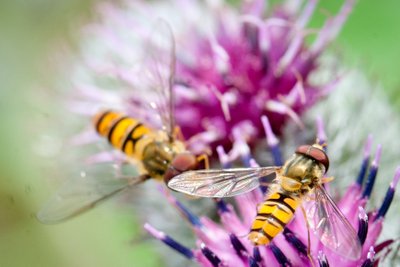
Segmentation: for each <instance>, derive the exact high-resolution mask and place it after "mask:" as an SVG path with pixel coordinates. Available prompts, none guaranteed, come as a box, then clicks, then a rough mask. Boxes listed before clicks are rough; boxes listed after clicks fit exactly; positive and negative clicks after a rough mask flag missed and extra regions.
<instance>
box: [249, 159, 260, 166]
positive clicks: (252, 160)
mask: <svg viewBox="0 0 400 267" xmlns="http://www.w3.org/2000/svg"><path fill="white" fill-rule="evenodd" d="M250 167H252V168H257V167H260V165H258V163H257V161H256V160H255V159H253V158H251V159H250Z"/></svg>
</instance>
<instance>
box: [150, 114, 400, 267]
mask: <svg viewBox="0 0 400 267" xmlns="http://www.w3.org/2000/svg"><path fill="white" fill-rule="evenodd" d="M264 123H265V125H266V130H267V131H266V132H267V139H271V138H272V139H274V138H276V137H275V136H271V133H269V131H268V127H269V126H268V121H266V120H265V119H264ZM318 125H319V126H318V128H319V131H318V134H317V136H318V138H317V139H319V140H322V139H324V138H326V137H325V133H324V131H323V130H322V121H321V120H319V123H318ZM371 142H372V139H371V138H368V139H367V142H366V145H365V147H366V149H365V153H364V161H365V160H368V159H369V158H370V157H371V155H370V149H369V148H370V147H371ZM234 143H235V144H237V143H240V147H241V149H239V151H236V152H234V153H227V154H226V153H225V152H224V151H223V150H222V148H219V155H220V160H221V165H222V167H223V168H227V167H229V165H230V164H231V163H232V162H233V161H234V160H236V159H237V157H239V158H241V160H242V162H243V164H244V165H245V166H247V167H256V166H258V165H257V163H256V162H255V160H254V159H253V158H252V156H251V155H250V154H249V150H248V149H243V148H244V147H245V146H246V145H245V144H243V142H242V140H239V139H236V140H235V141H234ZM237 147H238V146H237V145H236V146H235V145H234V146H233V149H232V150H234V149H237ZM274 149H279V147H277V146H275V147H274ZM270 150H271V151H272V147H271V146H270ZM230 152H232V151H230ZM231 155H235V157H230V156H231ZM380 155H381V147H380V146H379V145H378V148H377V151H376V153H375V156H374V158H373V161H372V164H371V165H370V166H369V168H368V167H367V169H365V165H364V161H363V164H362V165H361V167H360V173H359V175H358V177H355V180H354V182H353V183H352V185H350V186H349V187H348V188H347V190H346V192H345V193H344V194H343V195H342V196H339V197H338V198H337V199H338V202H337V203H338V207H339V208H340V210H341V211H342V212H343V215H344V216H345V217H346V218H347V220H348V221H349V222H350V224H351V225H352V227H353V228H354V229H355V230H356V232H357V236H356V237H355V238H357V239H358V240H357V241H356V243H358V242H359V243H360V244H361V246H362V249H361V253H360V255H358V256H356V257H355V258H354V257H347V256H343V254H342V253H339V250H335V249H333V248H332V246H328V245H326V243H325V242H321V240H320V239H319V237H318V235H317V234H314V231H313V230H312V229H315V228H311V230H310V231H311V233H310V243H308V234H307V232H308V230H307V229H308V227H309V226H307V222H306V220H307V221H309V220H311V218H305V217H304V215H303V213H302V211H301V210H300V209H298V210H297V211H296V213H295V216H294V219H293V220H292V221H291V222H290V223H289V224H288V225H287V226H286V227H285V228H284V230H283V232H282V233H280V234H278V235H277V236H276V237H275V238H273V240H272V242H271V243H270V244H268V245H267V246H257V247H254V246H253V245H252V244H251V243H250V242H249V241H248V240H247V239H246V237H245V236H246V235H247V233H248V232H249V229H250V225H251V222H252V220H253V219H254V218H255V215H256V210H257V205H259V204H260V203H262V202H263V195H264V192H265V190H264V189H263V188H261V190H254V191H252V192H250V193H247V194H245V195H239V196H237V197H235V205H236V209H235V208H234V207H233V206H232V205H231V204H228V203H227V202H225V200H223V199H218V200H216V201H215V203H216V206H217V209H218V215H219V218H220V223H215V222H213V221H212V220H210V219H209V218H207V217H204V216H202V217H197V216H196V215H194V214H192V213H191V212H190V211H189V210H188V209H187V208H186V207H184V206H183V205H182V203H180V202H179V201H178V200H177V199H175V198H174V197H173V196H171V195H170V194H166V195H167V196H168V197H167V199H168V201H169V202H170V203H171V204H172V205H173V206H174V207H176V208H177V209H178V210H179V211H180V212H181V213H182V214H185V216H184V217H185V218H186V219H188V220H189V221H190V223H191V225H192V228H193V231H194V233H195V235H196V237H197V242H196V248H194V249H188V248H186V247H183V246H182V245H181V244H179V243H177V242H176V241H175V240H173V239H172V238H171V237H170V236H167V235H165V234H163V233H161V232H159V231H158V230H156V229H155V228H154V227H153V226H152V225H150V224H146V225H145V229H146V230H147V231H148V232H149V233H150V234H152V235H153V236H155V237H157V238H158V239H160V240H161V241H162V242H164V243H166V244H167V245H169V246H170V247H172V248H173V249H175V250H177V251H178V252H180V253H181V254H183V255H185V256H186V257H187V258H189V259H190V260H193V261H195V262H197V263H198V264H199V265H200V266H336V265H340V266H373V265H374V264H377V263H378V262H379V261H380V260H382V259H383V258H384V255H385V253H384V251H385V250H387V249H388V247H389V246H390V245H391V244H392V243H393V242H394V240H393V239H389V240H386V241H383V242H381V243H378V242H377V240H378V237H379V235H380V233H381V231H382V224H383V221H384V217H385V215H386V213H387V211H388V209H389V207H390V204H391V202H392V200H393V196H394V192H395V187H396V185H397V183H398V181H399V179H400V167H399V168H398V169H397V170H396V173H395V176H394V179H393V181H392V183H391V184H390V186H389V188H388V190H387V193H386V195H385V198H384V200H383V201H382V202H381V205H380V207H379V208H376V209H372V210H370V211H369V212H366V209H367V207H366V206H367V203H368V200H369V198H370V195H371V192H372V189H373V185H374V181H375V179H376V176H377V172H378V168H379V159H380ZM279 162H282V159H280V161H279ZM275 164H277V162H275ZM364 180H365V181H364ZM327 190H328V191H329V187H328V188H327ZM312 203H313V200H309V201H306V204H305V207H307V206H309V205H312ZM310 211H311V210H308V212H310ZM307 215H309V214H307ZM194 218H195V219H194ZM329 219H332V217H327V220H329ZM333 223H335V222H333ZM336 223H337V222H336ZM171 240H173V241H171ZM183 248H184V249H183ZM308 250H309V251H310V253H311V257H312V259H310V258H309V255H308ZM353 256H354V255H353ZM311 261H312V262H311Z"/></svg>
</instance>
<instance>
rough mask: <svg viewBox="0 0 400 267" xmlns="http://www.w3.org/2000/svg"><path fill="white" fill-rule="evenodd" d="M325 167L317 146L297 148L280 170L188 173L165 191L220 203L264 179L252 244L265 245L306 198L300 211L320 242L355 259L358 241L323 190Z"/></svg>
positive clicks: (252, 233) (323, 154) (321, 153)
mask: <svg viewBox="0 0 400 267" xmlns="http://www.w3.org/2000/svg"><path fill="white" fill-rule="evenodd" d="M328 167H329V158H328V156H327V155H326V153H325V152H324V150H323V146H321V145H319V144H318V142H317V143H316V144H313V145H311V146H310V145H303V146H299V147H298V148H297V149H296V151H295V153H294V155H293V156H292V157H291V158H289V159H288V160H287V161H286V162H285V163H284V165H283V166H281V167H277V166H271V167H257V168H233V169H221V170H197V171H188V172H185V173H182V174H180V175H177V176H175V177H173V178H172V179H171V180H170V181H169V182H168V186H169V187H170V188H171V189H173V190H176V191H179V192H183V193H185V194H189V195H193V196H199V197H213V198H223V197H231V196H235V195H238V194H242V193H246V192H248V191H251V190H253V189H255V188H257V187H259V185H260V181H259V179H260V178H263V179H266V183H267V184H269V192H268V193H267V194H266V196H265V200H264V202H263V203H261V204H259V206H258V208H257V216H256V218H255V219H254V221H253V224H252V226H251V231H250V233H249V234H248V239H249V240H250V242H251V243H252V244H253V245H255V246H259V245H267V244H268V243H270V242H271V241H272V240H273V238H274V237H275V236H277V235H278V234H279V233H280V232H282V231H283V229H284V227H285V226H286V225H287V224H288V223H289V222H290V221H291V220H292V219H293V217H294V213H295V211H296V209H297V208H298V207H299V206H301V205H302V202H303V200H305V199H307V198H309V199H313V200H314V202H312V201H310V203H305V204H310V205H311V206H307V207H308V208H309V209H307V210H304V208H303V207H302V206H301V208H302V209H303V211H304V213H305V214H304V215H305V216H306V219H307V222H308V224H309V225H310V227H311V228H312V229H313V231H314V232H315V233H316V234H317V236H318V237H319V239H320V240H321V242H322V243H323V244H324V245H325V246H327V247H328V248H330V249H332V250H334V251H336V252H337V253H338V254H341V255H343V256H344V257H347V258H349V259H358V258H359V256H360V254H361V244H360V241H359V239H358V236H357V234H356V232H355V230H354V228H353V227H352V226H351V224H350V222H349V221H348V220H347V219H346V217H345V216H344V215H343V214H342V212H341V211H340V210H339V208H338V207H337V206H336V204H335V203H334V201H333V200H332V198H331V197H330V196H329V195H328V193H327V191H326V190H325V188H324V186H323V184H324V183H326V182H329V181H331V180H332V179H333V178H327V177H323V176H324V174H325V173H326V171H327V170H328ZM271 174H275V177H271V176H272V175H271ZM262 181H263V182H264V180H262ZM308 224H307V225H308ZM308 232H309V231H308ZM309 245H310V244H309ZM309 257H310V255H309Z"/></svg>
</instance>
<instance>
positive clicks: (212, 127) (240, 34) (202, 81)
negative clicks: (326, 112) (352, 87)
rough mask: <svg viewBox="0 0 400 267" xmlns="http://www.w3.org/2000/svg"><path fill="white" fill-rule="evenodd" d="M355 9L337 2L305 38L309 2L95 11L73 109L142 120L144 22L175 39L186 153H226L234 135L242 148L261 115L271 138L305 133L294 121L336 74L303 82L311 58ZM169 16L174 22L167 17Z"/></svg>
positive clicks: (257, 132) (141, 5) (312, 66)
mask: <svg viewBox="0 0 400 267" xmlns="http://www.w3.org/2000/svg"><path fill="white" fill-rule="evenodd" d="M353 4H354V1H353V0H347V1H345V3H344V5H343V7H342V9H341V10H340V11H339V13H338V14H337V15H336V16H334V17H331V18H329V19H328V20H327V21H326V23H325V25H324V26H323V27H322V29H321V30H319V31H311V30H308V29H307V25H308V22H309V20H310V18H311V16H312V14H313V12H314V11H315V8H316V5H317V1H315V0H312V1H308V2H306V3H304V4H303V3H302V1H285V2H284V3H283V4H281V5H279V6H276V7H274V9H271V10H269V9H268V8H267V6H266V4H265V1H257V0H254V1H246V2H245V3H244V4H243V5H242V6H240V7H233V6H230V5H228V4H226V3H223V2H220V1H217V2H212V1H210V2H206V3H203V2H201V1H168V3H164V2H154V3H153V2H151V3H149V2H141V1H140V2H135V4H134V5H132V4H130V3H124V4H123V5H124V7H123V8H121V7H117V6H115V5H111V4H106V3H105V4H102V5H101V6H100V8H99V11H100V14H101V18H100V19H101V21H100V22H99V23H95V24H92V25H89V26H88V27H86V30H85V35H87V36H89V38H87V41H86V42H84V45H83V49H82V50H83V62H82V64H81V66H80V67H77V68H76V73H75V74H74V75H73V80H74V81H73V82H74V83H75V87H76V88H77V89H78V90H77V91H76V96H77V98H76V99H75V101H74V102H73V104H72V105H71V107H72V109H74V110H75V111H78V112H81V113H85V114H88V115H93V113H95V112H97V111H98V109H99V108H101V107H102V108H112V107H116V108H118V109H119V110H121V109H122V110H121V111H123V112H125V113H127V114H128V115H132V116H134V117H139V118H145V117H146V116H147V115H148V114H146V113H143V109H141V106H145V105H147V104H148V99H149V97H148V96H147V97H146V86H144V85H143V79H141V77H142V76H143V66H142V65H141V64H142V63H140V62H142V61H140V60H139V58H140V57H141V55H142V54H145V53H146V52H148V51H147V50H146V45H147V44H148V43H147V42H146V40H147V39H148V37H149V32H151V30H150V29H149V28H150V27H151V26H149V25H154V24H153V23H151V22H149V19H148V17H149V16H148V14H151V16H152V17H153V18H157V17H161V18H163V19H165V20H166V21H167V22H168V23H169V24H170V25H171V27H172V30H173V32H174V35H175V40H176V47H177V49H176V75H175V81H174V92H175V95H176V107H175V108H176V110H175V111H176V112H175V116H176V122H177V124H178V125H179V126H180V128H181V130H182V132H183V134H184V136H185V137H186V138H188V139H189V140H188V145H189V147H190V149H191V150H192V151H195V152H196V151H201V150H204V148H206V147H210V146H211V147H216V146H218V145H228V147H229V145H230V144H231V142H229V138H234V132H235V131H240V132H241V133H245V134H242V135H243V138H245V140H246V141H252V140H254V139H255V138H256V137H260V136H261V134H262V127H263V126H262V123H261V121H260V120H259V118H260V117H261V116H262V115H266V116H268V118H269V120H270V124H271V128H272V130H273V131H274V132H275V133H277V134H280V133H281V131H282V127H283V125H284V124H285V122H286V121H288V120H293V121H294V122H295V123H296V124H298V125H299V127H303V124H302V122H301V120H300V119H299V116H300V115H301V114H302V113H303V112H304V111H306V110H307V109H309V108H310V107H311V106H312V105H313V104H314V103H316V102H317V101H318V100H319V99H321V98H322V97H323V96H325V95H326V94H327V93H328V92H329V91H330V90H331V89H332V85H333V84H335V83H336V80H337V77H335V74H333V75H332V77H331V80H330V81H329V82H327V83H325V84H323V85H320V84H315V83H314V82H313V81H312V79H311V76H312V74H313V73H315V72H316V71H318V70H320V69H322V68H323V67H322V66H320V62H319V57H320V55H321V53H322V52H323V51H324V48H325V47H326V46H327V45H328V44H329V42H330V41H331V40H332V39H333V38H334V37H335V36H336V35H337V33H338V32H339V30H340V28H341V27H342V25H343V23H344V21H345V20H346V18H347V16H348V14H349V12H350V10H351V8H352V6H353ZM171 10H174V14H176V16H175V17H171V16H170V15H169V14H168V12H170V11H171ZM266 14H268V15H266ZM309 34H316V38H315V41H314V42H313V43H312V44H311V45H307V44H306V42H305V38H306V36H307V35H309ZM158 52H160V51H158ZM160 53H162V52H160ZM162 56H163V55H162V54H159V55H158V54H156V55H154V57H156V58H157V57H162ZM83 105H84V106H83ZM144 110H145V109H144ZM145 119H147V121H148V118H145Z"/></svg>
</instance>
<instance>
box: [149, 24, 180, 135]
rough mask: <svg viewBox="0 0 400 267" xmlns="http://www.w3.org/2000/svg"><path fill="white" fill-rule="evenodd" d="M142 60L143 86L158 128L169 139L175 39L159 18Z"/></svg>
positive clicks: (173, 101)
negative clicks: (150, 97) (157, 118)
mask: <svg viewBox="0 0 400 267" xmlns="http://www.w3.org/2000/svg"><path fill="white" fill-rule="evenodd" d="M144 53H145V58H144V60H143V64H142V65H143V66H144V70H143V73H142V74H143V77H142V80H143V84H142V86H144V87H146V88H147V89H148V91H147V92H146V93H147V94H148V95H152V99H151V100H149V103H150V108H151V109H153V110H155V111H156V113H157V115H158V116H159V117H160V118H159V119H161V129H162V130H164V131H165V132H166V133H167V134H168V136H169V138H170V139H172V135H173V131H174V127H175V119H174V105H175V97H174V92H173V86H174V81H175V65H176V62H175V61H176V52H175V39H174V35H173V33H172V29H171V26H170V25H169V24H168V23H167V22H166V21H165V20H163V19H158V20H157V22H156V23H155V25H154V26H153V31H152V32H151V34H150V35H149V37H148V39H147V42H146V47H145V51H144Z"/></svg>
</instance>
